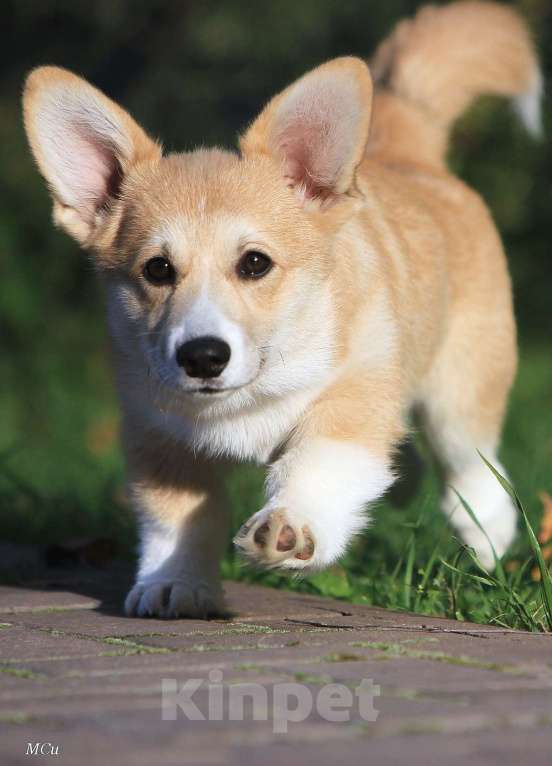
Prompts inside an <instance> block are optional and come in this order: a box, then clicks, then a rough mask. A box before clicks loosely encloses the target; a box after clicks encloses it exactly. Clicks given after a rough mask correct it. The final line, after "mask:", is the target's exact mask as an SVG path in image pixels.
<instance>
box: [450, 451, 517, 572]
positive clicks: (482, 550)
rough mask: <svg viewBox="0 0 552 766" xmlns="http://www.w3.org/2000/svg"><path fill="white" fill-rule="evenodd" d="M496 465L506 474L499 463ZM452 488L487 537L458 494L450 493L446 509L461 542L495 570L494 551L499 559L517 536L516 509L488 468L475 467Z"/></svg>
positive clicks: (454, 482)
mask: <svg viewBox="0 0 552 766" xmlns="http://www.w3.org/2000/svg"><path fill="white" fill-rule="evenodd" d="M495 465H496V467H497V469H498V470H499V471H500V473H502V474H503V475H505V472H504V469H502V468H501V466H500V464H497V463H495ZM451 485H452V486H453V487H454V489H456V491H457V492H458V493H459V494H460V495H461V496H462V497H463V499H464V500H465V501H466V502H467V503H468V505H469V506H470V508H471V509H472V510H473V512H474V514H475V515H476V517H477V519H478V521H479V523H480V524H481V526H482V527H483V529H484V530H485V532H486V533H487V535H485V534H484V533H483V532H482V531H481V529H479V527H478V526H477V524H476V523H475V522H474V521H473V519H472V518H471V517H470V515H469V513H468V512H467V511H466V510H465V508H464V507H463V506H462V504H461V502H460V500H459V499H458V495H457V494H456V492H454V491H452V490H449V491H448V492H447V494H446V496H445V498H444V501H443V510H444V512H445V513H446V514H447V516H448V517H449V518H450V521H451V523H452V525H453V526H454V527H455V528H456V529H457V530H458V532H459V533H460V535H461V537H462V539H463V540H464V541H465V542H466V543H467V544H468V545H469V546H471V547H472V548H474V550H475V552H476V554H477V558H478V559H479V561H480V562H481V564H483V566H484V567H485V568H486V569H488V570H492V569H494V567H495V560H494V555H493V551H492V548H494V550H495V553H496V555H497V557H498V558H501V557H502V556H503V555H504V554H505V553H506V551H507V550H508V548H509V546H510V544H511V543H512V541H513V540H514V538H515V536H516V526H517V510H516V508H515V506H514V504H513V502H512V500H511V498H510V496H509V495H508V494H507V492H506V491H505V490H504V489H503V488H502V486H501V485H500V484H499V483H498V481H497V480H496V478H495V477H494V476H493V474H492V473H491V472H490V471H489V469H488V468H487V467H486V466H485V465H482V466H479V465H477V466H473V467H472V468H471V470H470V471H467V472H466V473H464V474H463V475H462V476H460V477H458V478H457V479H456V481H451ZM487 537H488V538H489V539H487ZM489 540H490V542H491V543H492V548H491V545H490V544H489Z"/></svg>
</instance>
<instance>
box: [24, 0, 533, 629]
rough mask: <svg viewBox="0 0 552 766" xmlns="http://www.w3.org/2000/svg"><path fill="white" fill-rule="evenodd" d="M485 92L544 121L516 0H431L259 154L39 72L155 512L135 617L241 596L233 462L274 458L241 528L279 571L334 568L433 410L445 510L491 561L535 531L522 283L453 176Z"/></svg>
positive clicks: (55, 161) (44, 127)
mask: <svg viewBox="0 0 552 766" xmlns="http://www.w3.org/2000/svg"><path fill="white" fill-rule="evenodd" d="M483 92H490V93H497V94H501V95H504V96H510V97H512V98H513V99H514V103H515V105H516V108H517V109H518V111H519V113H520V115H521V117H522V119H523V120H524V122H525V123H526V125H527V127H528V128H529V129H530V130H533V131H534V132H536V131H537V130H538V125H539V104H540V94H541V78H540V74H539V68H538V63H537V59H536V56H535V52H534V49H533V46H532V43H531V41H530V37H529V34H528V32H527V29H526V27H525V25H524V24H523V22H522V21H521V19H520V18H519V17H518V16H517V15H516V13H515V12H514V11H513V10H512V9H511V8H510V7H508V6H503V5H499V4H495V3H492V2H471V1H469V2H458V3H453V4H451V5H448V6H444V7H424V8H422V9H421V11H420V12H419V13H418V14H417V15H416V16H415V18H414V19H412V20H409V21H403V22H401V23H400V24H399V25H398V26H397V27H396V29H395V30H394V32H393V33H392V34H391V36H390V37H389V39H388V40H386V41H385V42H384V43H383V44H382V45H381V46H380V48H379V49H378V50H377V52H376V54H375V57H374V59H373V61H372V63H371V66H370V69H369V68H368V67H367V65H366V64H365V63H364V61H362V60H360V59H358V58H353V57H344V58H338V59H335V60H333V61H329V62H327V63H325V64H322V65H321V66H319V67H317V68H316V69H314V70H313V71H311V72H308V73H307V74H306V75H304V76H303V77H301V78H300V79H299V80H297V81H296V82H294V83H293V84H292V85H290V86H289V87H288V88H286V90H284V91H283V92H282V93H280V94H278V95H277V96H275V97H274V98H273V99H272V101H270V103H269V104H268V105H267V106H266V107H265V108H264V109H263V111H262V112H261V113H260V115H259V116H258V117H257V119H256V120H254V122H253V123H252V124H251V126H250V127H249V128H248V129H247V130H246V131H245V133H244V135H243V136H242V137H241V140H240V148H239V151H238V152H234V151H223V150H221V149H208V150H207V149H199V150H197V151H194V152H191V153H184V154H168V155H164V154H163V152H162V149H161V146H160V145H159V144H158V143H156V141H154V140H152V139H151V138H149V137H148V135H147V134H146V133H145V132H144V131H143V130H142V128H141V127H139V126H138V125H137V124H136V122H135V121H134V120H133V119H132V118H131V117H130V116H129V115H128V114H127V113H126V112H125V111H124V110H123V109H122V108H121V107H120V106H117V105H116V104H115V103H113V102H112V101H111V100H110V99H109V98H107V97H106V96H105V95H103V94H102V93H100V92H99V91H98V90H96V89H95V88H94V87H92V86H91V85H89V84H88V83H87V82H85V81H84V80H82V79H81V78H79V77H77V76H76V75H74V74H71V73H70V72H68V71H65V70H63V69H59V68H57V67H41V68H38V69H36V70H34V71H33V72H32V73H31V74H30V76H29V78H28V80H27V83H26V86H25V93H24V117H25V127H26V130H27V134H28V138H29V142H30V146H31V149H32V152H33V154H34V157H35V159H36V162H37V164H38V167H39V170H40V172H41V173H42V175H43V176H44V178H45V179H46V182H47V184H48V187H49V189H50V191H51V194H52V198H53V206H54V220H55V222H56V224H57V225H58V226H61V227H62V228H63V229H65V230H66V231H67V232H68V233H69V234H70V235H71V236H72V237H74V238H75V239H76V240H77V242H78V243H80V245H82V247H84V248H85V249H86V250H87V251H88V252H89V253H90V254H91V257H92V259H93V261H94V263H95V265H96V267H97V271H98V273H99V277H100V280H101V282H102V283H103V285H104V287H105V295H106V302H107V315H108V323H109V327H110V332H111V335H112V338H113V347H114V354H113V356H114V366H115V374H116V381H117V387H118V392H119V395H120V399H121V406H122V412H123V422H122V434H123V443H124V448H125V452H126V457H127V463H128V476H129V485H130V490H131V496H132V499H133V504H134V506H135V508H136V511H137V513H138V516H139V519H140V525H141V554H140V562H139V568H138V574H137V578H136V584H135V585H134V587H133V588H132V590H131V591H130V593H129V594H128V597H127V599H126V612H127V614H129V615H139V616H147V615H156V616H165V617H181V616H182V617H186V616H187V617H209V616H211V615H216V614H219V613H221V612H222V610H223V598H222V596H223V594H222V589H221V584H220V579H219V560H220V557H221V555H222V553H223V549H224V546H225V540H226V535H227V523H226V519H225V517H226V509H225V500H224V497H223V495H222V492H221V490H222V487H223V484H224V472H225V470H226V467H227V465H228V464H229V463H230V462H232V461H240V460H253V461H257V462H258V463H263V464H266V465H267V481H266V503H265V505H264V506H263V507H262V508H261V509H260V510H259V511H257V513H255V514H254V515H253V516H251V518H250V519H249V521H247V522H246V524H245V525H244V526H243V527H242V529H241V530H240V531H239V532H238V534H237V537H236V538H235V543H236V545H237V546H238V548H239V549H240V550H241V551H242V552H243V553H244V554H245V555H246V556H247V557H249V559H250V560H251V561H252V562H254V563H255V564H257V565H260V566H264V567H279V568H281V569H284V570H289V571H291V572H297V571H310V570H316V569H318V568H321V567H325V566H327V565H328V564H331V563H332V562H334V561H335V560H336V559H338V558H339V556H341V554H342V553H343V552H344V551H345V549H346V547H347V546H348V544H349V543H350V541H351V540H352V538H353V537H354V536H355V535H356V534H357V533H359V532H360V531H361V530H362V529H363V527H364V526H365V524H366V522H367V511H366V508H367V506H369V505H370V503H373V502H374V501H375V500H377V499H378V498H380V497H381V496H382V495H383V493H384V492H385V491H386V490H387V489H388V487H389V486H390V485H391V484H392V483H393V481H394V474H393V469H392V461H393V456H394V451H395V449H396V447H397V444H398V443H399V442H400V440H401V439H402V438H403V437H404V435H405V433H406V432H407V430H408V414H409V412H410V410H411V409H412V408H413V407H416V408H417V409H418V410H419V411H420V412H421V413H422V417H423V422H424V423H425V427H426V430H427V435H428V437H429V441H430V443H431V444H432V445H433V447H434V449H435V451H436V455H437V457H438V459H439V461H440V463H441V464H442V466H443V468H444V470H445V474H446V484H447V485H448V486H450V487H452V488H454V490H456V491H457V492H459V493H460V494H461V495H462V497H463V498H465V499H466V501H467V502H468V503H469V504H470V505H471V506H472V507H473V509H474V511H475V512H476V514H477V516H478V519H479V521H480V523H481V525H482V526H483V527H484V529H485V531H486V535H488V538H487V536H486V535H485V534H483V532H482V531H481V529H480V528H479V526H478V525H476V524H475V523H474V522H473V520H472V518H471V517H470V515H469V514H468V513H467V512H466V511H465V510H464V508H463V507H462V505H461V504H460V503H459V500H458V495H457V494H456V492H455V491H454V490H453V489H449V490H447V491H446V492H445V494H444V497H443V503H442V506H443V510H444V512H445V514H446V515H447V516H448V517H449V518H450V521H451V524H452V526H453V527H454V528H455V529H456V530H457V532H458V533H459V534H460V535H461V536H462V538H463V539H464V540H465V541H466V543H468V544H469V545H470V546H473V548H474V549H475V551H476V552H477V555H478V556H479V558H480V560H481V562H482V563H483V564H484V565H485V566H486V567H491V566H492V565H493V561H494V558H493V553H492V548H491V545H490V544H489V540H490V541H491V543H492V546H493V547H494V549H495V551H496V553H497V555H499V556H500V555H502V554H503V553H504V552H505V551H506V549H507V547H508V546H509V544H510V543H511V541H512V539H513V537H514V535H515V530H516V513H515V509H514V507H513V505H512V503H511V501H510V499H509V497H508V496H507V495H506V493H505V492H504V491H503V489H502V488H501V487H500V485H499V483H498V482H497V481H496V479H495V478H494V476H493V475H492V474H491V473H490V472H489V470H488V469H487V467H486V466H485V465H484V464H483V462H482V460H481V458H480V456H479V454H478V451H480V452H481V453H482V454H484V455H485V456H486V457H487V458H488V459H489V460H490V461H491V462H492V463H493V464H494V465H495V466H497V468H498V469H499V470H500V471H503V470H504V469H503V468H502V467H501V466H500V463H499V462H498V460H497V448H498V443H499V437H500V430H501V424H502V420H503V416H504V411H505V407H506V403H507V397H508V392H509V389H510V386H511V384H512V381H513V378H514V373H515V369H516V337H515V335H516V333H515V323H514V317H513V312H512V294H511V287H510V278H509V276H508V270H507V266H506V260H505V257H504V252H503V249H502V245H501V242H500V239H499V236H498V234H497V231H496V229H495V226H494V225H493V221H492V219H491V216H490V214H489V212H488V210H487V208H486V206H485V204H484V203H483V202H482V200H481V199H480V197H479V196H478V195H477V194H476V193H475V192H474V191H472V190H471V189H469V188H467V187H466V185H465V184H464V183H462V182H461V181H460V180H458V179H457V178H455V177H454V176H453V175H451V173H450V172H449V171H448V170H447V167H446V164H445V154H446V151H447V138H448V135H449V131H450V128H451V125H452V123H453V122H454V120H455V118H456V117H458V116H459V115H460V114H461V113H462V112H463V111H464V109H465V108H466V107H467V106H468V105H469V104H470V102H471V101H472V100H473V98H474V97H476V96H477V95H478V94H480V93H483Z"/></svg>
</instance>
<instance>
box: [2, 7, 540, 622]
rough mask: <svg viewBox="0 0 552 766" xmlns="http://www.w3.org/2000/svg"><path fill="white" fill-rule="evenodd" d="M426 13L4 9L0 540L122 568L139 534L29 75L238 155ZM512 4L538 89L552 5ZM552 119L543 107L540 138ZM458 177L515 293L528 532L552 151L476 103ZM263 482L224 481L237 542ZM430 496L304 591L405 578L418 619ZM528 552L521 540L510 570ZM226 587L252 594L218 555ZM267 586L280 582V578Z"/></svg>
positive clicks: (103, 364)
mask: <svg viewBox="0 0 552 766" xmlns="http://www.w3.org/2000/svg"><path fill="white" fill-rule="evenodd" d="M419 5H421V3H418V2H414V1H412V0H387V2H385V3H376V2H370V1H369V0H345V1H344V0H300V1H299V2H297V0H282V1H281V2H275V1H274V2H258V1H256V2H253V0H234V1H231V0H218V2H215V1H214V0H202V1H201V2H200V1H199V0H180V1H179V2H176V1H175V0H173V1H172V2H171V1H169V0H159V1H156V0H135V1H134V2H132V3H131V2H130V1H129V0H94V2H89V1H88V2H84V0H45V1H44V2H38V0H36V1H35V2H32V1H31V0H18V1H17V2H15V1H13V2H4V4H3V7H2V21H3V35H2V46H1V48H0V62H1V65H0V110H1V119H0V168H1V171H0V200H1V202H0V344H1V353H0V523H1V525H2V531H3V537H4V538H5V539H7V540H12V541H18V542H29V543H33V542H55V541H59V540H60V539H63V538H66V537H73V536H75V535H88V536H97V535H101V536H103V537H109V538H112V539H114V540H117V541H118V542H119V544H120V545H121V549H122V550H123V551H124V552H129V551H131V550H132V548H133V545H134V534H135V533H134V524H133V519H132V514H131V513H130V510H129V509H128V507H127V505H126V502H125V498H124V489H123V488H124V482H123V466H122V459H121V456H120V452H119V449H118V446H117V406H116V402H115V398H114V392H113V388H112V385H111V382H110V374H109V369H108V359H107V357H108V354H107V341H106V330H105V325H104V320H103V309H102V300H101V295H100V291H99V290H98V287H97V285H96V282H95V279H94V275H93V270H92V268H91V266H90V264H89V263H88V262H87V260H86V257H85V256H84V255H83V254H82V253H80V252H79V251H78V248H77V246H76V245H75V244H74V243H73V242H72V241H70V240H69V239H68V238H67V237H66V236H65V235H64V234H62V233H60V232H58V231H56V230H54V228H53V227H52V225H51V222H50V202H49V200H48V195H47V192H46V189H45V186H44V184H43V182H42V180H41V179H40V178H39V176H38V173H37V171H36V169H35V167H34V165H33V162H32V160H31V157H30V155H29V152H28V150H27V146H26V142H25V138H24V134H23V129H22V125H21V114H20V91H21V87H22V83H23V79H24V77H25V74H26V73H27V72H28V71H29V69H31V68H32V67H33V66H36V65H38V64H57V65H60V66H64V67H67V68H70V69H72V70H74V71H76V72H77V73H79V74H82V75H83V76H85V77H86V78H88V79H89V80H91V81H92V82H93V83H94V84H96V85H97V86H99V87H100V88H101V89H103V90H105V91H106V92H107V93H108V94H109V95H110V96H111V97H112V98H114V99H116V100H117V101H119V102H121V103H122V104H123V105H124V106H125V107H126V108H127V109H129V110H130V112H131V113H132V114H133V115H134V116H135V117H136V118H137V120H138V121H139V122H140V123H142V124H143V125H144V126H145V127H146V129H147V130H148V132H149V133H150V134H152V135H154V136H156V137H161V138H162V140H163V142H164V145H165V147H166V149H168V150H185V149H191V148H193V147H194V146H196V145H198V144H200V145H201V144H202V145H211V144H219V145H222V146H234V145H235V141H236V136H237V134H238V132H239V131H240V130H241V129H242V128H243V127H244V126H245V125H246V124H247V123H248V121H250V120H251V119H252V118H253V117H254V116H255V114H256V112H257V111H258V110H259V109H260V107H261V106H262V105H263V104H264V103H265V102H266V100H267V99H268V98H269V97H270V96H271V95H272V94H274V93H275V92H276V91H278V90H279V89H280V88H282V87H284V86H285V85H287V84H288V83H289V82H290V81H291V80H292V79H294V78H295V77H297V76H299V75H301V74H302V73H303V72H304V71H305V70H306V69H308V68H310V67H312V66H314V65H316V64H318V63H320V62H321V61H323V60H325V59H328V58H331V57H333V56H338V55H342V54H355V55H358V56H362V57H367V56H369V55H370V53H371V51H372V50H373V49H374V47H375V45H376V44H377V43H378V41H380V40H381V39H382V38H383V37H384V36H385V35H386V34H387V33H388V32H389V31H390V29H391V27H392V25H393V24H394V23H395V22H396V21H397V20H398V19H400V18H401V17H403V16H405V15H410V14H412V13H413V12H414V11H415V10H416V9H417V8H418V7H419ZM516 6H517V7H518V8H519V9H520V10H521V12H522V13H523V14H524V15H525V17H526V18H527V19H528V21H529V23H530V25H531V28H532V30H533V32H534V35H535V39H536V41H537V44H538V46H539V49H540V52H541V57H542V65H543V70H544V75H545V79H547V76H548V79H549V78H550V74H551V73H552V5H551V3H550V0H523V1H522V2H518V3H516ZM551 111H552V109H551V107H550V103H549V102H547V103H546V104H545V112H546V113H545V126H547V132H548V134H549V133H550V132H551V131H552V115H551ZM451 163H452V165H453V167H454V169H455V170H456V172H458V173H459V174H460V175H461V176H462V177H463V178H464V179H466V180H467V181H468V182H469V183H471V184H472V185H473V186H475V188H477V189H478V190H479V191H480V192H481V193H482V194H483V196H484V197H485V199H486V200H487V201H488V203H489V205H490V207H491V209H492V211H493V214H494V216H495V219H496V221H497V224H498V226H499V228H500V231H501V232H502V234H503V237H504V240H505V243H506V249H507V252H508V257H509V261H510V265H511V270H512V273H513V276H514V284H515V299H516V308H517V315H518V318H519V327H520V346H521V368H520V375H519V379H518V382H517V384H516V388H515V391H514V394H513V397H512V403H511V411H510V416H509V419H508V424H507V428H506V435H505V442H504V444H505V446H504V450H503V459H504V462H505V464H506V466H507V467H508V469H509V470H510V472H511V475H512V478H513V479H514V481H515V482H516V484H517V486H518V488H519V490H520V492H521V494H522V497H523V498H524V499H525V501H526V503H527V506H528V509H529V513H530V515H531V518H532V520H533V521H534V523H535V524H536V523H538V519H539V515H540V514H541V504H540V501H539V498H538V493H539V491H540V490H548V491H549V492H552V429H551V426H552V360H551V358H550V348H551V346H550V343H551V337H552V310H551V306H552V301H551V293H552V286H551V285H552V280H551V278H552V257H551V255H552V254H551V240H552V237H551V234H550V225H551V217H552V183H551V182H552V146H551V144H550V141H549V140H548V139H546V138H545V139H543V140H541V141H538V142H534V141H532V140H531V139H530V138H529V137H528V136H527V135H525V133H524V132H523V129H522V128H521V126H520V125H519V124H518V123H517V121H516V119H515V117H514V116H513V113H512V111H511V109H510V107H509V105H508V104H506V103H504V102H502V101H500V100H498V99H485V100H483V101H481V102H480V103H479V104H478V105H477V106H476V107H474V108H473V109H472V110H471V111H470V113H469V114H467V115H466V116H465V117H464V118H463V119H462V121H461V122H460V123H459V124H458V126H457V128H456V131H455V137H454V141H453V148H452V151H451ZM468 383H469V382H468ZM422 452H423V447H422ZM427 462H428V459H427V458H426V463H427ZM261 479H262V477H261V475H260V473H259V472H258V471H257V470H256V469H253V468H250V467H245V468H241V469H239V471H238V472H237V473H236V475H235V476H234V477H233V479H232V481H231V483H230V487H229V490H230V497H231V505H232V511H233V513H234V515H235V524H237V523H238V522H239V519H241V518H244V517H245V516H247V515H248V514H249V513H251V512H253V511H255V510H257V507H258V503H259V502H260V487H261ZM436 493H437V489H436V485H435V481H434V480H433V478H431V472H429V473H428V475H427V476H426V477H425V479H424V482H423V484H422V487H421V489H419V491H418V493H417V495H416V497H415V498H414V499H411V500H410V502H409V503H408V504H407V507H406V508H403V509H402V510H397V507H396V505H397V503H394V502H386V503H384V504H382V507H381V508H380V510H379V512H378V513H377V520H376V522H375V524H374V526H373V527H372V530H371V531H370V532H369V533H367V534H366V536H365V537H364V538H363V539H362V540H361V541H360V542H359V543H358V544H357V546H356V548H355V549H354V550H353V552H352V553H351V554H350V556H349V557H348V558H347V559H346V561H345V563H344V566H343V567H340V568H336V569H335V570H334V571H333V572H332V573H330V575H328V577H327V579H325V580H324V579H320V578H318V579H317V578H312V579H311V580H310V581H308V582H310V586H309V587H312V588H315V589H316V588H318V589H319V590H321V591H322V592H325V591H328V592H333V593H337V594H342V595H355V594H357V595H358V593H359V592H360V591H362V592H363V593H364V597H365V598H367V599H369V600H372V601H375V602H380V603H395V601H396V599H395V601H394V600H393V599H390V598H387V597H386V596H385V595H382V593H380V592H379V591H378V588H380V586H381V588H383V589H385V588H387V589H388V588H391V587H395V586H392V585H390V584H389V583H390V582H391V580H390V578H391V575H393V573H394V572H395V569H394V567H396V566H397V562H401V561H402V562H403V564H404V567H406V568H407V571H406V573H405V572H404V571H403V574H404V576H405V577H406V580H407V590H405V591H404V594H405V595H404V599H405V601H404V603H402V601H401V600H400V598H399V599H398V602H397V603H398V605H401V604H402V605H403V606H410V607H412V606H413V605H414V606H415V604H413V603H412V600H411V598H410V596H409V595H408V588H413V587H418V589H419V582H418V585H416V577H417V574H416V573H418V580H419V577H421V575H420V572H423V571H425V570H424V569H423V567H424V562H427V557H428V555H429V551H431V550H433V547H434V545H435V544H436V542H437V541H438V539H439V540H442V541H443V542H442V545H443V546H444V548H443V550H444V551H445V552H448V553H449V554H450V555H452V554H453V552H454V549H455V548H454V546H456V547H457V543H456V542H455V541H454V540H453V539H452V538H451V535H450V533H448V532H447V530H446V527H443V524H442V520H441V518H440V516H439V515H438V514H437V513H436V512H435V507H436ZM405 529H406V530H412V529H417V530H418V532H417V538H416V540H417V546H416V549H415V552H414V553H412V551H411V549H409V551H410V552H409V554H408V556H409V557H410V559H411V560H410V561H406V562H405V561H404V557H403V558H401V555H403V554H404V540H405V538H406V537H408V535H410V531H409V532H408V535H407V534H406V533H405ZM443 530H444V531H443ZM438 535H440V536H441V537H439V538H438ZM447 546H448V547H447ZM523 550H524V549H523V543H522V542H520V543H519V548H518V549H514V551H513V554H512V555H513V556H516V555H518V556H519V555H523ZM408 568H409V571H410V574H408ZM403 569H404V568H403ZM225 571H226V572H227V574H230V575H235V576H246V575H244V574H243V572H242V570H240V569H238V568H237V565H236V564H235V562H234V560H233V558H232V557H231V554H229V558H228V559H227V562H226V564H225ZM397 571H398V570H397ZM367 573H368V574H370V578H369V579H370V582H369V583H368V575H367ZM374 573H380V574H377V575H376V576H374ZM383 573H386V574H385V575H384V574H383ZM395 574H396V572H395ZM434 575H435V573H433V574H432V577H433V576H434ZM428 577H429V575H428ZM355 578H356V579H355ZM386 578H387V579H386ZM408 578H410V579H408ZM427 579H428V578H427V577H426V580H427ZM270 581H271V582H277V581H278V582H280V581H279V580H276V579H275V578H274V576H272V579H271V580H270ZM401 582H404V578H403V580H401ZM317 583H318V584H317ZM328 583H329V585H328ZM351 583H356V584H355V585H351ZM359 583H360V584H359ZM382 583H384V584H382ZM426 584H427V582H426ZM305 587H307V586H305ZM400 587H401V588H402V587H403V585H401V586H400ZM397 598H398V597H397ZM386 599H387V600H386ZM440 603H441V602H440ZM442 604H443V605H444V606H442V608H441V607H437V606H436V607H435V610H436V611H444V612H446V611H447V609H448V610H449V611H450V608H451V607H450V604H449V605H448V606H447V602H446V598H444V599H443V602H442ZM424 608H426V609H430V608H432V607H431V606H428V605H427V604H426V605H425V606H424ZM455 608H456V607H455ZM456 611H458V609H456ZM476 616H477V615H476Z"/></svg>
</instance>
